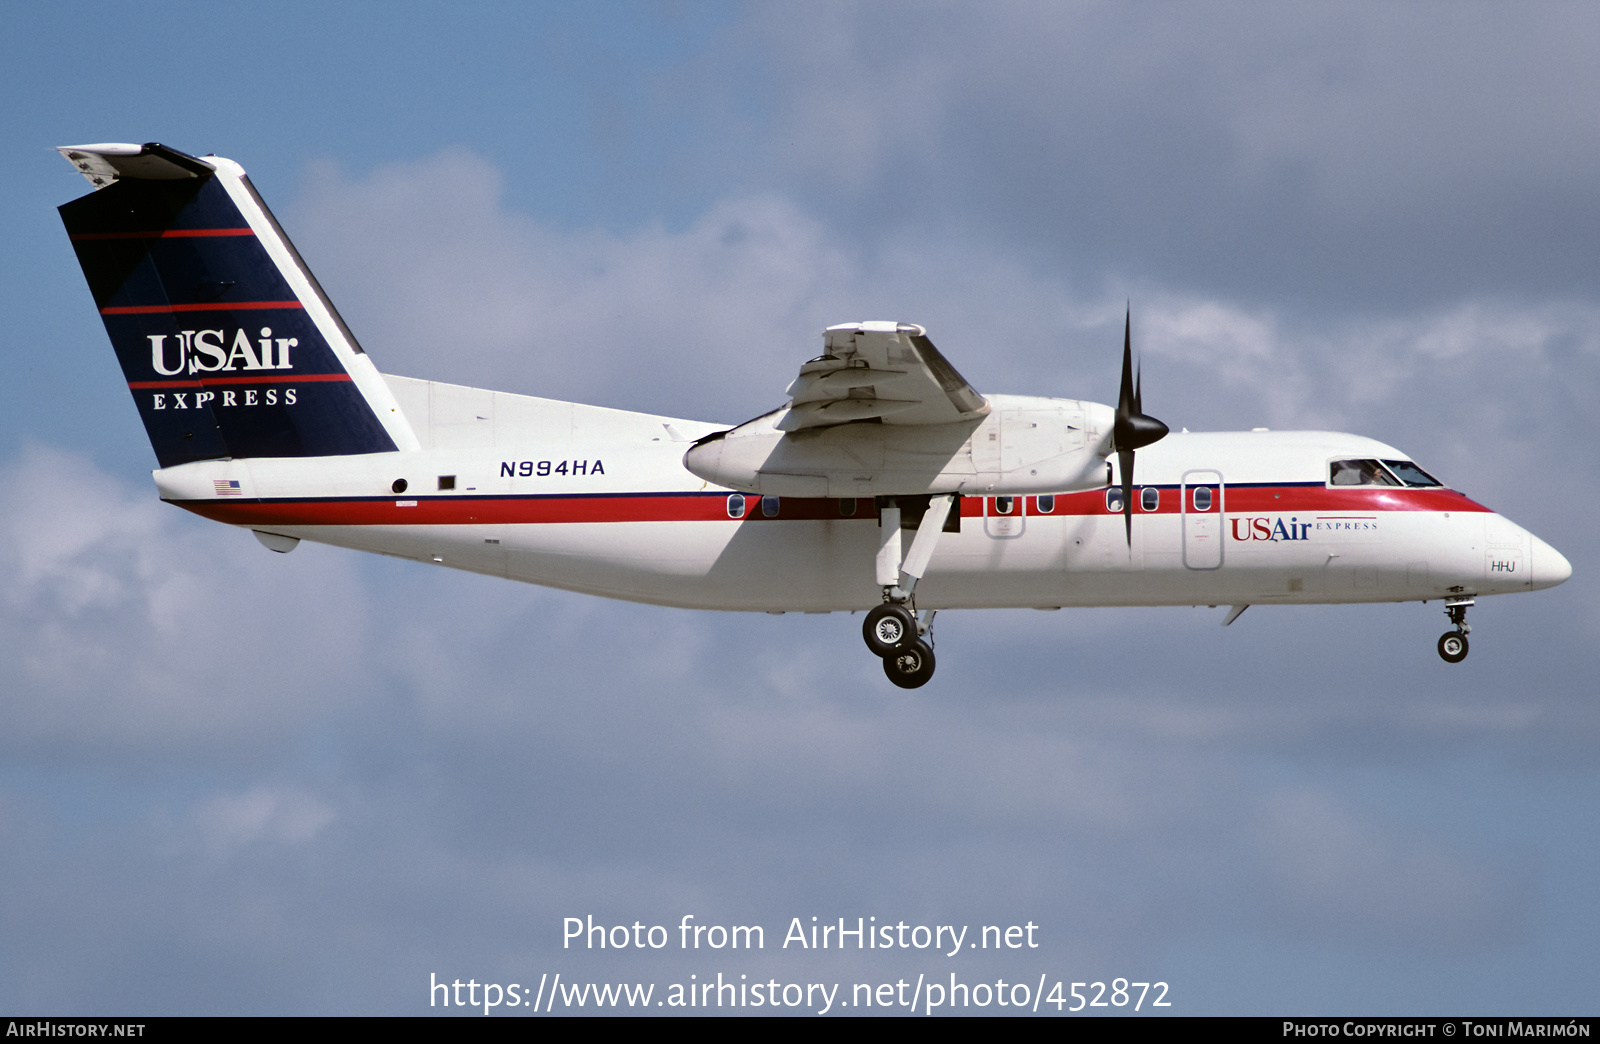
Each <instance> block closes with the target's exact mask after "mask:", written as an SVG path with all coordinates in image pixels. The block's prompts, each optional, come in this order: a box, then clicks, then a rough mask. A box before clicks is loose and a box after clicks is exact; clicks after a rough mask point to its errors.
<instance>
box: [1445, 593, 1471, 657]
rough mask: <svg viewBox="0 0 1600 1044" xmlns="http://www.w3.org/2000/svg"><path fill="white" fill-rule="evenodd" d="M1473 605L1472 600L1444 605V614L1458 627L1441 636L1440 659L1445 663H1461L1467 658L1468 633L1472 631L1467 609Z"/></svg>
mask: <svg viewBox="0 0 1600 1044" xmlns="http://www.w3.org/2000/svg"><path fill="white" fill-rule="evenodd" d="M1472 604H1473V602H1472V599H1470V598H1467V599H1463V600H1461V601H1458V602H1446V603H1445V604H1444V614H1445V615H1446V616H1448V617H1449V618H1450V622H1451V623H1453V624H1455V625H1456V629H1455V630H1453V631H1446V632H1445V633H1444V634H1442V635H1440V636H1439V658H1440V659H1442V660H1443V661H1444V662H1445V663H1460V662H1461V661H1462V660H1465V659H1466V658H1467V649H1468V648H1469V645H1468V643H1467V633H1468V632H1469V631H1471V630H1472V628H1471V627H1470V626H1469V625H1468V624H1467V607H1468V606H1470V605H1472Z"/></svg>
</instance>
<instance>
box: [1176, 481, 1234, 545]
mask: <svg viewBox="0 0 1600 1044" xmlns="http://www.w3.org/2000/svg"><path fill="white" fill-rule="evenodd" d="M1179 491H1180V492H1181V493H1182V495H1183V504H1182V505H1181V507H1180V510H1181V511H1182V512H1183V564H1184V565H1185V566H1187V567H1188V568H1190V569H1220V568H1221V567H1222V538H1223V534H1224V533H1226V532H1227V521H1226V518H1225V517H1224V516H1225V514H1226V512H1225V509H1224V506H1223V486H1222V473H1221V472H1217V471H1209V470H1198V471H1186V472H1184V474H1183V485H1182V486H1181V487H1179Z"/></svg>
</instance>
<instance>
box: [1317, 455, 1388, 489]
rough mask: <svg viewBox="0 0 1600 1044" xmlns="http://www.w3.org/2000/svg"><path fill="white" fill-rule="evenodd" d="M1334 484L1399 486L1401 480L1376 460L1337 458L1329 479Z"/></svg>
mask: <svg viewBox="0 0 1600 1044" xmlns="http://www.w3.org/2000/svg"><path fill="white" fill-rule="evenodd" d="M1328 481H1329V484H1330V485H1334V486H1398V485H1400V480H1399V479H1396V478H1395V477H1394V476H1393V475H1391V474H1389V471H1388V469H1387V468H1385V467H1384V466H1383V465H1382V464H1379V463H1378V462H1377V461H1375V460H1336V461H1334V462H1333V464H1332V465H1331V473H1330V477H1329V479H1328Z"/></svg>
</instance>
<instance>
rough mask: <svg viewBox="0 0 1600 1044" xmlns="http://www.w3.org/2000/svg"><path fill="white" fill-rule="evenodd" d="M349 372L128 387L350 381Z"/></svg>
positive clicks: (146, 383) (142, 383)
mask: <svg viewBox="0 0 1600 1044" xmlns="http://www.w3.org/2000/svg"><path fill="white" fill-rule="evenodd" d="M348 380H350V375H349V374H348V373H301V374H293V373H280V374H276V375H274V376H272V377H207V378H206V379H205V380H201V381H129V382H128V387H130V388H133V389H135V390H139V389H143V388H209V387H211V386H212V385H215V384H309V383H311V382H313V381H348Z"/></svg>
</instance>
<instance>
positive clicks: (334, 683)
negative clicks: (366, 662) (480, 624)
mask: <svg viewBox="0 0 1600 1044" xmlns="http://www.w3.org/2000/svg"><path fill="white" fill-rule="evenodd" d="M0 533H3V538H0V578H3V579H0V590H3V592H4V594H3V595H0V672H3V673H4V675H5V677H6V679H7V681H6V689H7V699H6V700H5V701H4V702H3V703H0V716H3V718H4V721H5V727H4V730H3V731H4V735H5V739H4V741H3V742H4V743H5V744H6V745H8V746H9V747H10V749H11V750H12V751H13V753H18V752H21V751H24V750H25V751H29V752H30V753H33V754H38V753H42V752H43V751H44V750H46V749H49V750H54V751H57V752H61V751H64V750H71V749H75V750H81V751H82V752H83V754H84V756H96V757H98V756H101V755H102V754H103V753H104V751H106V750H107V749H120V750H124V751H127V750H136V749H149V748H165V747H175V748H184V747H189V746H191V745H196V744H198V745H199V746H200V747H207V746H213V745H215V746H217V747H220V748H230V747H233V746H235V745H237V744H239V743H241V742H248V741H249V739H250V738H251V737H255V738H267V737H271V736H273V735H276V734H277V730H278V729H280V728H282V727H284V726H285V725H287V724H289V723H291V722H293V720H294V719H295V718H296V717H297V716H298V715H300V714H302V713H304V712H305V711H306V710H307V709H309V708H312V707H315V706H318V705H319V704H324V703H325V701H326V700H327V698H328V697H327V694H328V693H341V692H343V693H348V694H349V696H351V697H353V696H357V695H358V694H359V693H360V692H361V690H362V686H361V685H360V684H359V683H358V682H357V681H356V678H357V677H358V673H357V671H358V664H359V663H360V662H361V660H362V658H363V647H364V644H365V641H366V627H365V612H364V610H363V609H362V607H361V603H360V599H359V597H358V592H357V589H356V587H355V585H354V582H353V577H352V575H351V573H350V571H349V567H348V563H347V562H345V561H342V560H339V559H338V558H337V556H335V555H333V554H331V553H329V552H326V551H323V550H321V549H317V550H314V551H313V554H312V555H309V556H306V557H305V558H303V559H301V560H300V561H298V562H296V561H292V560H286V559H284V558H283V556H273V555H267V554H256V553H253V551H256V550H259V548H255V549H252V548H250V547H249V546H248V545H250V544H251V543H253V541H251V540H250V538H249V537H248V535H246V534H244V533H241V532H240V531H237V530H232V529H225V528H222V527H217V526H214V525H212V524H210V523H205V524H192V523H190V522H188V521H187V520H185V519H183V518H181V517H180V516H179V514H178V512H177V509H175V508H172V507H168V506H166V505H164V504H162V503H160V501H159V500H158V499H157V498H156V495H155V490H154V489H153V488H151V489H149V490H148V491H143V492H140V493H134V492H131V491H129V490H126V489H124V488H123V487H122V486H121V484H120V483H119V482H118V481H117V480H116V479H113V478H111V477H110V476H108V475H105V474H104V473H102V472H100V471H99V470H98V469H96V468H95V466H94V465H93V464H91V463H90V462H89V461H87V460H85V459H83V458H81V457H77V456H74V455H71V454H67V453H63V452H61V451H59V450H54V449H50V448H47V447H39V446H35V447H32V448H29V449H27V450H25V451H24V452H23V453H22V454H21V455H20V456H19V457H17V458H15V459H13V460H11V461H9V462H6V463H5V465H4V467H3V470H0ZM273 559H277V561H274V560H273ZM309 559H317V561H316V562H311V561H309ZM308 604H310V605H315V606H316V607H317V612H316V613H314V614H309V615H308V614H307V613H305V612H304V607H305V606H307V605H308ZM324 621H336V623H335V625H334V626H331V627H330V626H325V625H324ZM343 698H349V697H343Z"/></svg>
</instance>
